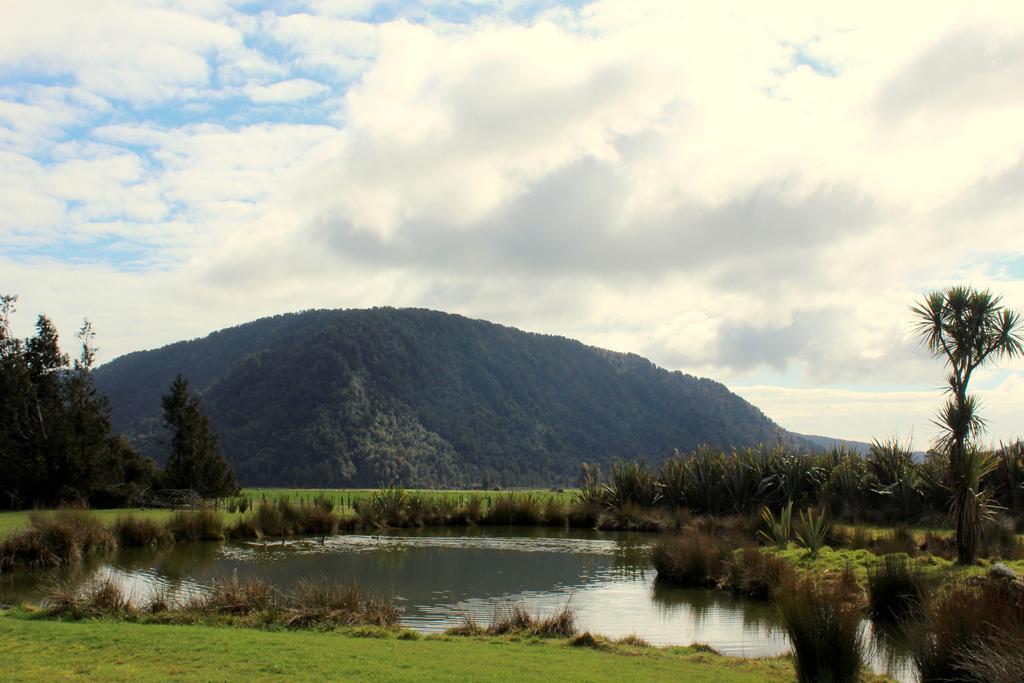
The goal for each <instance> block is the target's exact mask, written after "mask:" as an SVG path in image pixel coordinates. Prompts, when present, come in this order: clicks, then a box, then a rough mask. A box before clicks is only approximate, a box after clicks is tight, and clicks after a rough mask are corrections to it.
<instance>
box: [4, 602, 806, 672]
mask: <svg viewBox="0 0 1024 683" xmlns="http://www.w3.org/2000/svg"><path fill="white" fill-rule="evenodd" d="M368 633H369V634H373V635H375V636H376V637H355V636H354V635H346V634H343V633H338V632H327V633H323V632H321V633H310V632H281V631H254V630H250V629H237V628H230V627H217V626H164V625H152V624H131V623H125V622H117V621H110V620H99V621H87V622H61V621H50V620H41V619H34V618H29V617H27V616H24V615H23V614H21V613H11V612H8V613H4V612H0V679H2V680H4V681H38V680H66V679H72V678H73V679H76V680H102V681H129V680H130V681H192V680H202V681H208V680H217V681H221V680H228V681H233V680H246V681H269V680H275V681H276V680H318V681H319V680H339V679H344V680H360V681H420V680H435V681H448V680H467V681H468V680H472V681H508V680H545V681H579V680H588V681H616V682H618V683H621V682H624V681H657V680H665V681H667V680H675V681H679V680H685V681H725V682H737V683H738V682H740V681H791V680H793V665H792V663H791V662H790V660H789V659H786V658H779V659H740V658H735V657H722V656H719V655H715V654H712V653H708V652H701V651H698V650H694V649H692V648H667V649H661V648H642V647H624V646H615V647H613V648H610V649H608V650H597V649H592V648H577V647H571V646H570V645H569V644H568V641H565V640H547V641H542V640H535V639H525V640H518V641H517V640H513V639H507V638H492V637H488V638H464V637H438V638H433V637H431V638H419V637H410V636H408V635H406V636H402V635H400V634H398V633H397V632H379V631H369V632H368ZM406 638H408V639H406Z"/></svg>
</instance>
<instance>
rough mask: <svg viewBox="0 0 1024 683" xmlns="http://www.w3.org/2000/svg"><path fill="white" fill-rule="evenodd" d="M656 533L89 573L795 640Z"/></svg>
mask: <svg viewBox="0 0 1024 683" xmlns="http://www.w3.org/2000/svg"><path fill="white" fill-rule="evenodd" d="M652 542H653V536H652V535H650V534H630V533H623V532H597V531H578V530H553V529H538V528H532V527H531V528H480V529H465V528H459V529H450V528H446V529H421V530H415V531H408V530H402V531H392V532H387V533H382V534H379V535H356V534H351V535H348V534H346V535H339V536H334V537H330V538H327V539H326V540H325V542H324V543H323V544H321V543H319V542H318V541H316V540H311V539H298V540H292V541H289V542H287V543H283V544H282V543H280V542H278V543H268V544H263V543H223V544H220V543H195V544H179V545H175V546H173V547H170V548H166V549H159V550H152V549H150V550H127V549H126V550H122V551H120V552H118V553H117V554H116V555H113V556H111V557H109V558H105V559H104V561H102V562H95V563H93V564H91V565H88V566H87V567H85V568H84V571H83V572H82V575H83V577H84V578H88V577H89V576H90V575H97V574H99V575H109V576H112V577H114V578H115V579H117V580H118V581H119V582H120V583H122V585H123V586H124V587H125V588H126V590H128V591H129V592H130V594H131V595H132V596H133V598H134V599H136V600H139V601H144V600H145V599H146V598H147V597H148V595H149V594H151V593H152V592H153V591H155V590H158V589H164V588H173V589H183V590H202V589H203V587H204V586H205V585H207V584H208V583H209V582H210V581H211V580H213V579H216V578H221V577H224V576H227V575H231V574H233V573H237V575H238V577H239V578H240V579H244V578H245V577H248V576H259V577H261V578H264V579H266V580H268V581H270V582H271V583H273V584H274V585H276V586H278V587H280V588H287V587H288V586H289V585H291V584H293V583H294V582H296V581H298V580H300V579H303V578H313V577H327V578H330V579H335V580H338V581H343V582H348V581H355V582H356V583H357V584H358V585H359V586H361V587H362V588H363V589H364V590H365V591H366V592H368V593H372V594H376V595H378V596H381V597H389V598H391V599H393V600H394V601H395V602H396V603H397V604H398V605H400V606H401V607H402V608H403V610H404V617H403V623H404V624H405V625H406V626H408V627H410V628H413V629H416V630H419V631H424V632H438V631H443V630H444V629H446V628H449V627H451V626H454V625H456V624H458V623H460V621H461V619H462V615H463V614H465V613H469V614H472V615H473V616H474V617H476V619H477V620H478V621H480V622H481V623H487V622H489V621H490V618H491V616H492V614H493V613H494V611H495V609H496V608H499V609H500V608H501V607H502V606H504V605H506V604H507V603H508V602H510V601H511V602H519V603H524V604H525V605H527V607H528V608H529V609H530V611H531V612H536V613H540V614H545V613H548V612H551V611H554V610H555V609H557V608H558V607H560V606H561V605H563V604H565V603H569V604H571V605H572V607H573V608H574V609H575V611H576V615H577V623H578V625H579V626H580V628H581V630H582V629H586V630H589V631H591V632H594V633H601V634H603V635H606V636H610V637H622V636H627V635H637V636H640V637H641V638H643V639H644V640H646V641H648V642H650V643H651V644H654V645H688V644H690V643H706V644H708V645H711V646H712V647H714V648H715V649H716V650H719V651H720V652H722V653H724V654H729V655H737V656H745V657H757V656H771V655H778V654H782V653H784V652H786V651H788V649H789V645H788V642H787V640H786V637H785V634H784V632H783V630H782V629H781V628H780V626H779V624H778V621H777V618H776V616H775V612H774V610H773V608H772V607H771V606H770V605H768V604H767V603H764V602H760V601H754V600H745V599H742V598H736V597H733V596H731V595H728V594H725V593H720V592H716V591H708V590H696V589H680V588H671V587H666V586H663V585H661V584H657V583H655V580H654V579H655V572H654V570H653V568H652V567H651V565H650V559H649V549H650V545H651V543H652ZM48 580H52V579H48V578H47V577H46V576H44V575H42V574H41V573H39V572H20V573H12V574H7V575H0V603H12V604H14V603H18V602H20V601H23V600H30V601H37V600H39V599H40V598H41V597H42V596H43V594H44V593H45V590H46V583H47V581H48ZM876 649H877V648H876ZM872 668H874V669H875V670H876V671H879V672H888V673H890V675H894V676H896V677H898V678H901V679H907V678H908V674H907V668H906V661H905V659H904V658H902V657H900V656H899V655H898V653H893V652H890V651H888V650H885V651H882V650H879V651H875V652H873V654H872Z"/></svg>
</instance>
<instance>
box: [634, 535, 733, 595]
mask: <svg viewBox="0 0 1024 683" xmlns="http://www.w3.org/2000/svg"><path fill="white" fill-rule="evenodd" d="M728 554H729V550H728V548H727V547H726V546H725V544H724V543H723V542H721V541H720V540H718V539H716V538H714V537H712V536H709V535H707V534H704V533H690V534H687V535H684V536H675V535H673V536H667V537H663V538H659V539H658V542H657V543H655V544H654V548H653V550H652V551H651V561H652V563H653V564H654V568H655V569H656V570H657V572H658V579H659V580H664V581H668V582H670V583H674V584H678V585H681V586H705V587H712V586H715V585H717V583H718V580H719V577H720V576H721V575H722V570H723V565H724V564H725V560H726V558H727V556H728Z"/></svg>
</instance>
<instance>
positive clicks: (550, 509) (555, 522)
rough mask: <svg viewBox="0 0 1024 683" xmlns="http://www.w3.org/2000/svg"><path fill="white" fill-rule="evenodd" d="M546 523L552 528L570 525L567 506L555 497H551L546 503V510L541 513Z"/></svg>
mask: <svg viewBox="0 0 1024 683" xmlns="http://www.w3.org/2000/svg"><path fill="white" fill-rule="evenodd" d="M541 514H542V515H543V516H544V521H545V522H547V523H548V524H549V525H551V526H565V525H566V524H568V523H569V515H568V512H567V511H566V509H565V504H564V503H563V502H562V501H561V500H559V499H558V498H557V497H555V496H549V497H548V499H547V500H546V501H544V508H543V510H542V511H541Z"/></svg>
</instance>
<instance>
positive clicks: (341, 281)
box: [0, 0, 1024, 448]
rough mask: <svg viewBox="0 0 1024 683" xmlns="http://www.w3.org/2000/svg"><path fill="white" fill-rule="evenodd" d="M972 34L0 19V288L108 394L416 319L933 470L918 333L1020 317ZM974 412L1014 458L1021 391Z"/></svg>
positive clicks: (957, 28) (719, 9)
mask: <svg viewBox="0 0 1024 683" xmlns="http://www.w3.org/2000/svg"><path fill="white" fill-rule="evenodd" d="M977 4H978V5H979V7H974V6H972V4H969V3H965V2H956V3H945V2H941V1H935V0H929V1H928V2H899V3H894V2H891V1H888V2H884V3H882V2H878V3H876V2H858V3H849V2H839V3H823V2H786V1H779V2H772V3H759V2H742V3H730V2H715V3H706V2H700V3H698V2H682V1H678V0H665V1H663V2H646V1H644V0H597V1H596V2H570V3H557V2H553V1H548V0H493V1H487V0H461V1H460V0H455V1H451V2H443V1H441V0H414V1H397V0H307V1H299V0H295V1H287V0H286V1H284V2H273V3H272V2H242V1H237V2H235V1H230V0H228V1H224V0H167V1H157V0H153V1H142V0H139V1H135V2H127V1H122V0H118V1H111V2H107V1H103V0H92V1H91V2H79V1H78V0H65V1H57V2H54V1H52V0H28V1H22V0H6V1H5V3H4V21H3V22H2V23H0V291H2V292H6V293H11V294H17V295H19V301H18V312H17V315H16V318H15V319H14V329H15V331H16V332H18V333H19V334H21V335H22V336H26V335H28V334H30V333H31V331H32V324H33V322H34V320H35V317H36V315H38V314H39V313H46V314H47V315H48V316H50V317H51V318H52V319H53V320H54V321H55V322H56V323H57V325H58V328H59V329H60V331H61V333H62V335H63V338H64V341H65V345H66V346H67V347H73V346H74V331H75V330H76V329H77V328H78V327H79V326H80V324H81V321H82V318H83V317H88V318H89V319H90V320H91V321H92V322H93V324H94V325H95V327H96V329H97V332H98V338H97V343H98V345H99V347H100V351H99V360H100V361H101V362H102V361H106V360H110V359H112V358H114V357H116V356H118V355H120V354H123V353H127V352H130V351H135V350H139V349H145V348H155V347H158V346H161V345H163V344H166V343H170V342H173V341H177V340H180V339H190V338H194V337H200V336H204V335H206V334H207V333H209V332H211V331H213V330H216V329H220V328H223V327H227V326H230V325H234V324H238V323H242V322H246V321H249V320H252V319H255V318H259V317H262V316H266V315H272V314H277V313H283V312H288V311H298V310H304V309H310V308H364V307H370V306H416V307H426V308H432V309H439V310H444V311H449V312H455V313H461V314H464V315H468V316H471V317H474V318H483V319H487V320H491V321H494V322H498V323H502V324H506V325H512V326H515V327H519V328H521V329H525V330H529V331H534V332H543V333H550V334H559V335H564V336H568V337H573V338H577V339H580V340H582V341H584V342H586V343H589V344H593V345H596V346H601V347H605V348H610V349H614V350H618V351H627V352H634V353H638V354H640V355H643V356H646V357H648V358H650V359H651V360H653V361H654V362H655V363H657V364H659V365H661V366H663V367H665V368H669V369H673V370H676V369H678V370H682V371H684V372H687V373H691V374H695V375H700V376H706V377H711V378H714V379H717V380H719V381H721V382H723V383H725V384H726V385H727V386H728V387H730V388H731V389H732V390H734V391H736V392H737V393H739V394H740V395H741V396H743V397H745V398H747V399H748V400H750V401H751V402H753V403H754V404H755V405H757V406H758V407H760V408H761V409H762V410H763V411H764V412H765V413H766V414H767V415H768V416H769V417H771V418H773V419H775V420H776V421H777V422H779V423H780V424H781V425H782V426H784V427H786V428H788V429H791V430H795V431H799V432H803V433H813V434H823V435H828V436H834V437H840V438H847V439H858V440H870V439H872V438H879V439H885V438H889V437H894V436H895V437H899V438H901V439H904V440H907V439H912V440H913V443H914V446H915V447H919V448H926V447H928V446H929V445H930V443H931V440H932V439H933V438H934V437H935V436H936V431H937V430H936V428H935V427H934V425H932V424H931V419H932V416H933V415H934V414H935V412H936V410H937V408H938V407H939V404H940V403H941V401H942V394H941V388H942V384H943V381H944V379H943V378H944V376H945V373H944V371H943V368H942V364H941V362H940V361H938V360H936V359H933V358H930V357H929V355H928V353H927V352H926V351H925V350H924V349H922V348H921V346H920V344H919V343H918V339H917V338H916V337H915V336H914V333H913V328H912V323H913V319H912V315H911V313H910V310H909V307H910V305H911V304H913V303H914V302H915V301H916V300H919V299H920V298H921V297H922V296H923V295H924V294H925V293H926V292H927V291H929V290H931V289H935V288H939V287H944V286H947V285H950V284H958V283H966V284H970V285H973V286H975V287H979V288H990V289H991V290H992V291H993V292H995V293H997V294H999V295H1001V296H1002V297H1003V302H1004V303H1005V304H1006V305H1007V306H1009V307H1011V308H1014V309H1016V310H1018V311H1024V125H1022V122H1024V3H1020V2H1006V3H998V2H991V3H977ZM982 7H983V8H982ZM972 387H973V388H974V389H976V390H977V391H978V393H979V395H980V397H981V400H982V406H983V408H982V410H983V413H982V414H983V415H984V416H985V417H987V418H988V420H989V430H988V433H987V435H986V437H985V438H986V439H988V440H991V441H993V442H995V441H998V440H1006V439H1010V438H1013V437H1017V436H1020V435H1022V434H1024V361H1021V360H1015V361H1012V362H1010V361H1003V362H1001V363H999V364H998V365H997V366H994V367H991V368H988V369H986V370H984V371H983V372H980V373H978V374H976V375H975V377H974V379H973V380H972Z"/></svg>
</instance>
